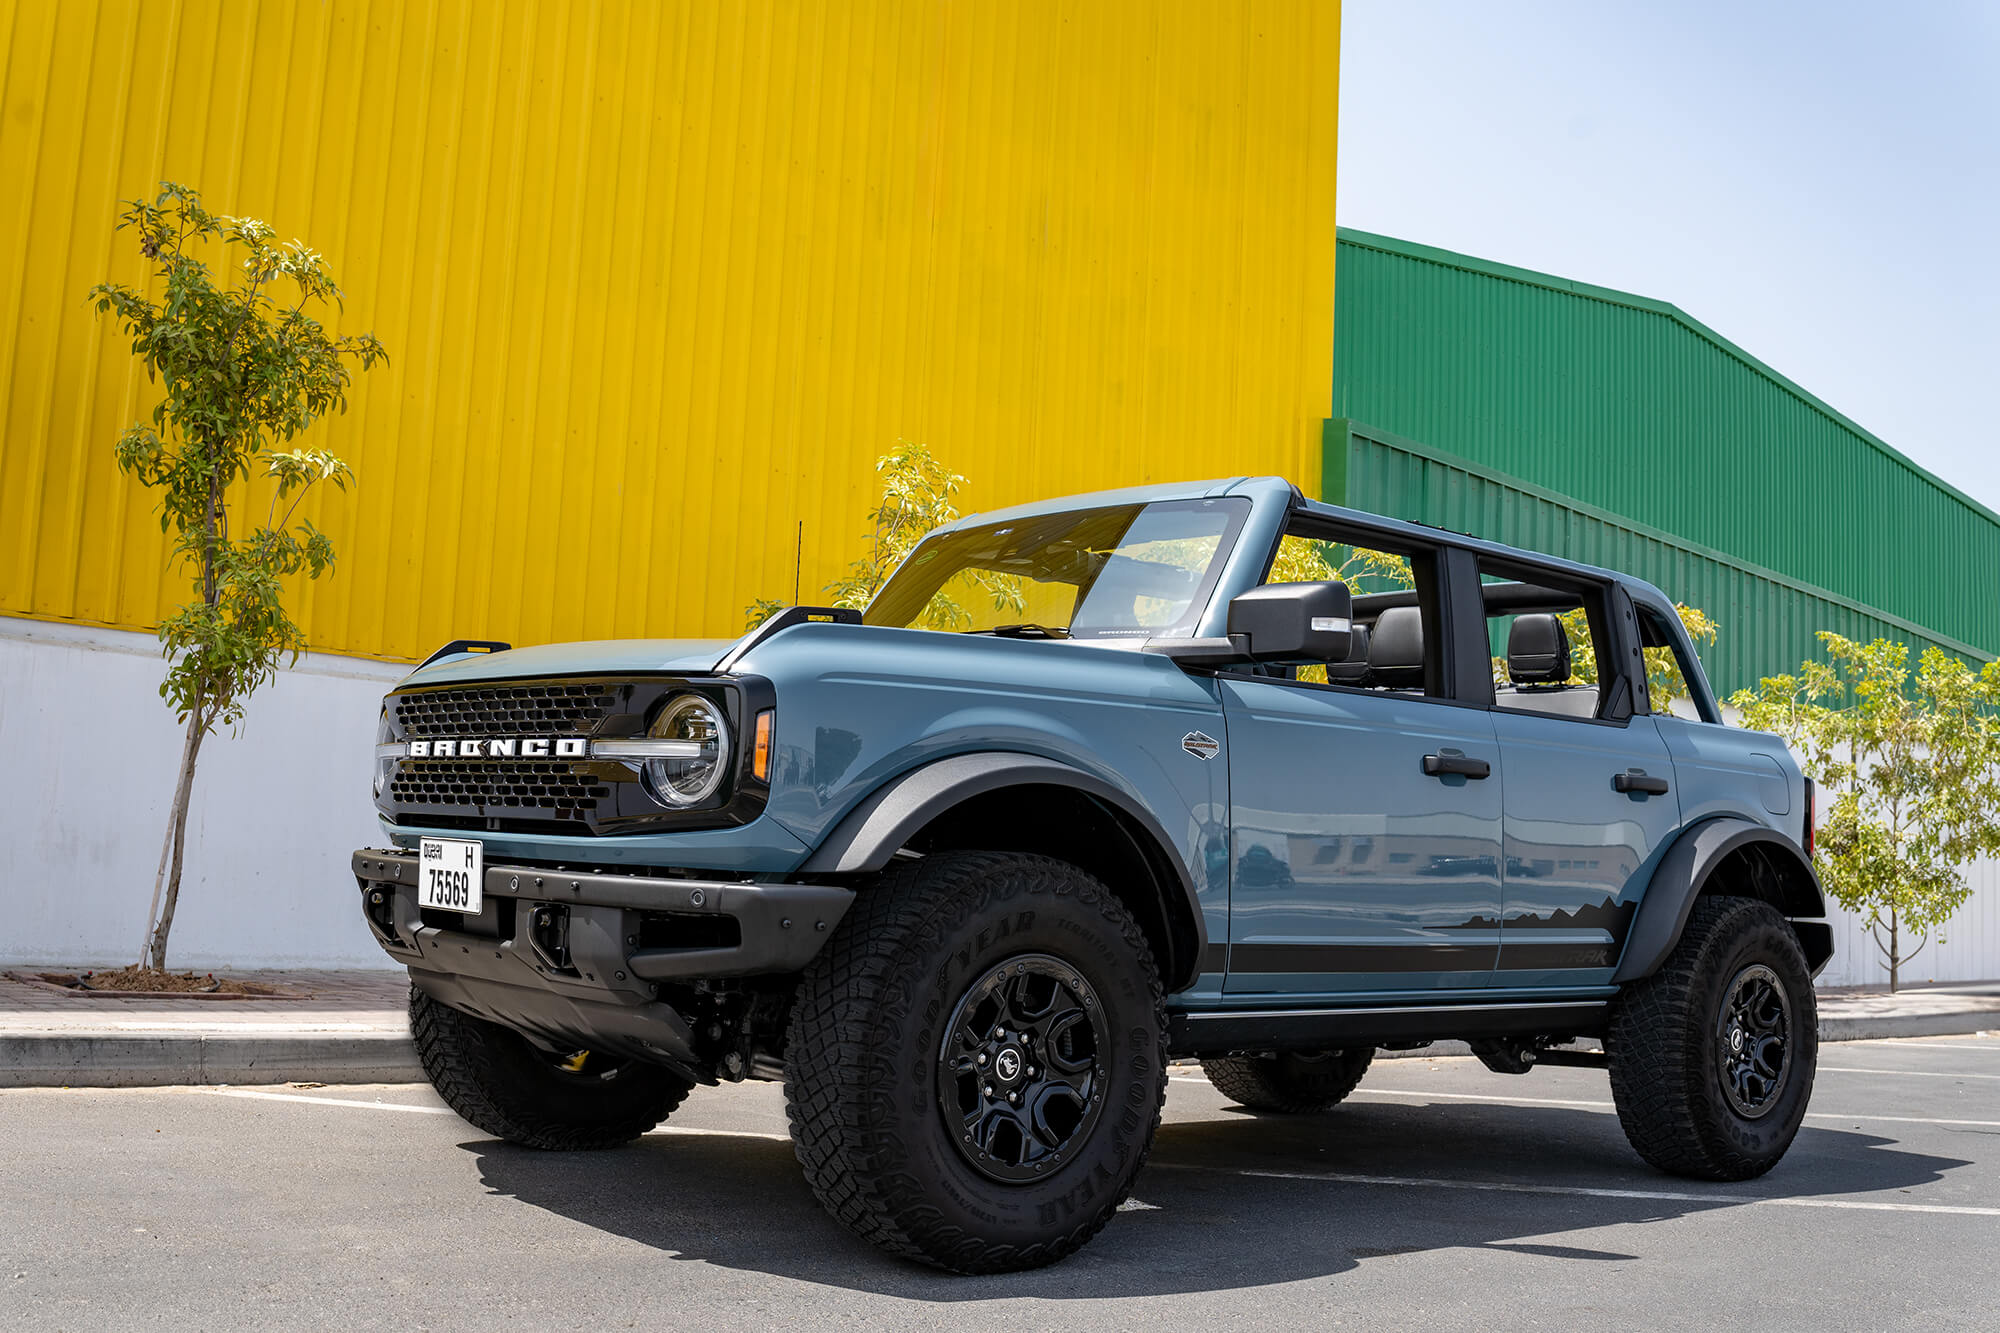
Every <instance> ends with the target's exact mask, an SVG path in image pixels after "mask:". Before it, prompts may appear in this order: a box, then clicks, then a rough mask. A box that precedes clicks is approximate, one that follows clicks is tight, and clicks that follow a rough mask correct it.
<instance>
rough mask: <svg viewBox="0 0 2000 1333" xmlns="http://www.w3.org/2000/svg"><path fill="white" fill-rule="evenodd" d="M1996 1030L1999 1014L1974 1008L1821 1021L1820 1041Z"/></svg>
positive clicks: (1930, 1035)
mask: <svg viewBox="0 0 2000 1333" xmlns="http://www.w3.org/2000/svg"><path fill="white" fill-rule="evenodd" d="M1995 1030H2000V1013H1996V1012H1994V1011H1993V1010H1991V1009H1977V1010H1974V1011H1972V1012H1970V1013H1958V1014H1879V1015H1863V1016H1861V1017H1857V1018H1821V1019H1820V1020H1819V1039H1820V1040H1821V1041H1879V1040H1881V1039H1882V1038H1884V1037H1970V1036H1974V1035H1977V1034H1978V1033H1981V1032H1992V1031H1995Z"/></svg>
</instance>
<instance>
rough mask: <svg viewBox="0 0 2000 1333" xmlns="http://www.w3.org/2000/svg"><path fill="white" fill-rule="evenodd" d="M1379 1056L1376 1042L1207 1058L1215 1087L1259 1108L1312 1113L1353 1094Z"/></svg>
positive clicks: (1204, 1070)
mask: <svg viewBox="0 0 2000 1333" xmlns="http://www.w3.org/2000/svg"><path fill="white" fill-rule="evenodd" d="M1374 1058H1375V1049H1374V1047H1372V1046H1357V1047H1353V1048H1351V1049H1349V1050H1344V1051H1274V1052H1271V1053H1269V1054H1265V1055H1231V1056H1224V1057H1220V1058H1217V1059H1213V1060H1203V1061H1202V1062H1201V1072H1202V1073H1204V1074H1206V1075H1208V1081H1209V1082H1210V1083H1213V1084H1214V1085H1215V1090H1216V1091H1217V1092H1219V1093H1221V1094H1222V1095H1223V1096H1225V1097H1227V1098H1228V1099H1229V1100H1230V1101H1232V1102H1235V1103H1236V1104H1238V1105H1239V1106H1247V1107H1249V1108H1250V1109H1251V1110H1253V1111H1276V1112H1279V1113H1280V1114H1284V1115H1306V1114H1310V1113H1312V1112H1314V1111H1326V1110H1330V1109H1332V1108H1333V1107H1335V1106H1338V1105H1339V1104H1340V1103H1341V1102H1343V1101H1345V1100H1346V1099H1347V1094H1348V1093H1350V1092H1353V1091H1354V1088H1355V1085H1356V1084H1358V1083H1360V1082H1361V1076H1362V1075H1363V1074H1365V1073H1367V1072H1368V1065H1369V1063H1370V1062H1371V1061H1372V1060H1374Z"/></svg>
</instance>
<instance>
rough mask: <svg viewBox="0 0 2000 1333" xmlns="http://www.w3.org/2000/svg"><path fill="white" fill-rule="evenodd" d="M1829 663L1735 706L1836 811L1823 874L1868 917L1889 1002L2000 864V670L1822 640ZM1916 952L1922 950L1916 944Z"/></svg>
mask: <svg viewBox="0 0 2000 1333" xmlns="http://www.w3.org/2000/svg"><path fill="white" fill-rule="evenodd" d="M1819 639H1820V642H1821V643H1823V644H1825V645H1826V651H1827V656H1828V658H1829V659H1830V660H1829V661H1826V662H1806V663H1804V664H1803V665H1801V666H1800V667H1799V670H1798V673H1797V674H1796V675H1786V676H1771V677H1767V678H1765V679H1764V680H1763V681H1761V682H1760V683H1759V684H1758V686H1757V688H1756V689H1754V690H1740V691H1738V692H1737V693H1736V694H1735V695H1734V696H1732V697H1731V699H1730V703H1732V704H1733V705H1735V706H1736V707H1737V708H1740V709H1742V710H1743V724H1744V725H1745V726H1747V727H1754V728H1757V729H1758V730H1762V731H1772V732H1776V733H1777V734H1778V735H1780V736H1783V737H1784V738H1785V739H1786V740H1787V741H1789V742H1790V743H1791V744H1792V745H1793V746H1794V747H1796V748H1797V749H1798V751H1799V753H1800V754H1801V755H1802V756H1803V758H1804V767H1805V771H1806V773H1807V775H1808V776H1810V777H1811V778H1812V779H1813V780H1814V781H1815V782H1818V783H1820V784H1822V786H1823V787H1824V788H1825V789H1826V791H1827V794H1828V795H1829V796H1830V797H1831V800H1830V801H1828V802H1827V803H1826V805H1825V807H1824V809H1823V810H1822V812H1821V814H1820V818H1819V830H1818V835H1817V838H1816V841H1817V844H1818V845H1817V848H1816V852H1815V855H1814V864H1815V865H1816V866H1817V867H1818V870H1819V875H1820V881H1821V882H1822V883H1823V884H1825V885H1826V887H1827V889H1828V890H1829V891H1830V892H1831V893H1832V894H1833V896H1834V898H1835V899H1836V900H1838V901H1839V902H1840V904H1841V905H1842V906H1843V907H1846V908H1847V909H1849V910H1850V911H1853V912H1857V913H1860V914H1861V915H1862V917H1863V918H1864V921H1865V923H1866V926H1867V929H1868V933H1869V936H1870V938H1872V939H1873V940H1874V942H1875V946H1876V948H1877V949H1879V950H1880V951H1881V954H1882V959H1883V961H1884V962H1885V963H1886V964H1887V965H1888V968H1889V989H1890V990H1892V991H1893V990H1895V989H1896V987H1897V985H1898V984H1899V983H1900V980H1901V973H1902V968H1903V965H1904V964H1906V963H1908V962H1909V961H1910V960H1911V959H1913V958H1915V957H1916V956H1917V955H1918V954H1919V953H1921V952H1922V951H1923V949H1924V947H1925V945H1927V944H1928V943H1929V942H1930V941H1931V939H1932V938H1933V937H1934V936H1935V935H1936V934H1937V933H1938V931H1939V930H1940V929H1941V928H1942V927H1943V925H1944V924H1945V922H1946V921H1948V920H1949V919H1950V917H1951V915H1952V913H1954V912H1956V911H1957V910H1958V909H1959V907H1960V906H1961V905H1963V904H1964V902H1965V900H1966V898H1967V897H1968V896H1970V895H1971V893H1972V887H1971V885H1969V884H1967V883H1966V881H1965V876H1964V874H1963V870H1964V867H1965V865H1966V863H1967V862H1969V861H1972V860H1974V859H1975V858H1977V857H1980V856H1988V855H1992V854H1994V853H1996V852H2000V719H1996V717H1995V716H1994V713H1993V710H1994V709H1995V708H2000V663H1996V662H1989V663H1987V664H1986V666H1985V667H1984V668H1982V669H1981V670H1979V671H1977V672H1974V671H1973V670H1972V669H1971V668H1970V667H1968V666H1967V665H1966V664H1965V663H1964V662H1963V661H1961V660H1960V659H1959V658H1957V657H1954V656H1952V655H1951V654H1950V653H1947V652H1945V651H1944V650H1943V649H1941V648H1926V649H1924V651H1923V655H1922V656H1921V657H1920V658H1918V660H1917V670H1916V674H1915V676H1914V677H1913V676H1912V675H1911V673H1910V669H1909V658H1910V650H1909V648H1908V646H1906V645H1904V644H1900V643H1895V642H1892V641H1890V640H1888V639H1876V640H1875V641H1874V642H1873V643H1868V644H1860V643H1855V642H1854V641H1852V640H1850V639H1845V638H1842V637H1841V636H1840V635H1838V634H1832V633H1828V632H1825V631H1822V632H1821V633H1820V635H1819ZM1913 940H1914V942H1915V943H1914V945H1912V941H1913Z"/></svg>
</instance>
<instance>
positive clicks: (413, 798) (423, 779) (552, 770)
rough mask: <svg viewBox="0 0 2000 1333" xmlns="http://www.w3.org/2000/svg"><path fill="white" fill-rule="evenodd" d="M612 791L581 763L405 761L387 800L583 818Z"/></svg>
mask: <svg viewBox="0 0 2000 1333" xmlns="http://www.w3.org/2000/svg"><path fill="white" fill-rule="evenodd" d="M610 795H611V787H610V786H609V784H607V783H605V782H602V781H600V780H598V779H597V778H596V777H594V776H593V775H592V774H591V773H590V772H589V771H588V770H587V769H586V768H585V767H584V766H583V765H580V764H568V763H563V762H561V761H559V760H537V761H530V762H517V761H513V760H509V761H506V762H502V763H484V762H479V761H476V760H464V761H459V760H450V759H435V760H433V759H405V760H403V761H402V762H400V763H398V764H397V765H396V773H395V776H394V777H392V778H391V779H390V780H389V799H390V800H391V801H392V802H394V803H395V804H396V805H399V806H419V805H421V806H470V807H475V808H478V809H482V810H492V811H494V812H496V813H498V812H499V811H502V810H506V811H512V812H520V813H523V814H525V815H527V817H529V818H541V819H581V818H583V817H584V814H585V813H586V812H587V811H591V810H595V809H596V808H597V804H598V802H600V801H602V800H604V799H606V798H607V797H609V796H610ZM537 812H540V813H537Z"/></svg>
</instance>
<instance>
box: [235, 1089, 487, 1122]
mask: <svg viewBox="0 0 2000 1333" xmlns="http://www.w3.org/2000/svg"><path fill="white" fill-rule="evenodd" d="M198 1091H201V1092H205V1093H207V1094H209V1095H210V1096H211V1097H254V1098H255V1099H257V1100H258V1101H262V1102H306V1103H308V1104H310V1105H313V1106H358V1107H360V1108H361V1109H362V1110H364V1111H414V1112H416V1113H417V1114H418V1115H455V1114H457V1113H456V1112H454V1111H453V1110H452V1109H451V1108H450V1107H448V1106H408V1105H405V1104H404V1103H402V1102H357V1101H352V1100H350V1099H348V1098H346V1097H308V1096H306V1095H305V1094H304V1093H302V1092H260V1091H258V1090H257V1089H255V1088H201V1089H198Z"/></svg>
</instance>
